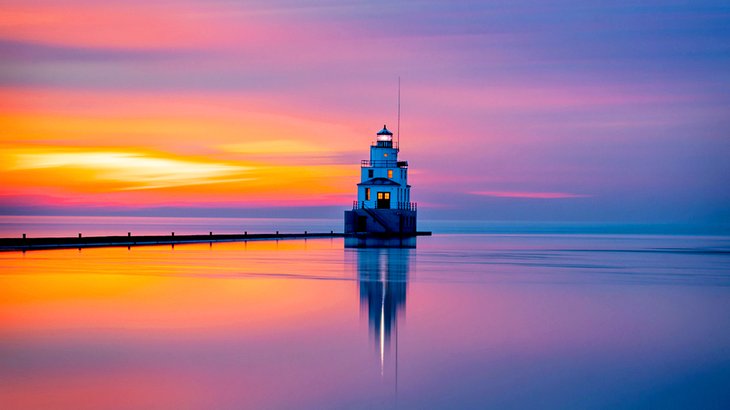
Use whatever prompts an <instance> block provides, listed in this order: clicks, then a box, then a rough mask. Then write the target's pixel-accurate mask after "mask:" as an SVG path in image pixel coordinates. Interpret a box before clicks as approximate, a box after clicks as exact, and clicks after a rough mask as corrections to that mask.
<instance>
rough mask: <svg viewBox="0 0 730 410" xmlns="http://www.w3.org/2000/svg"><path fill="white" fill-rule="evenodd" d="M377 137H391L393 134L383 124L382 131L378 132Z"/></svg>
mask: <svg viewBox="0 0 730 410" xmlns="http://www.w3.org/2000/svg"><path fill="white" fill-rule="evenodd" d="M378 135H393V133H392V132H390V130H389V129H388V127H386V126H385V124H383V129H382V130H380V131H378Z"/></svg>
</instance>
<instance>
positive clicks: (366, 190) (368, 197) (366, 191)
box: [365, 188, 370, 201]
mask: <svg viewBox="0 0 730 410" xmlns="http://www.w3.org/2000/svg"><path fill="white" fill-rule="evenodd" d="M365 200H366V201H369V200H370V188H365Z"/></svg>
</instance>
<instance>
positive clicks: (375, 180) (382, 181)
mask: <svg viewBox="0 0 730 410" xmlns="http://www.w3.org/2000/svg"><path fill="white" fill-rule="evenodd" d="M358 185H396V186H400V184H399V183H397V182H395V181H393V180H392V179H388V178H382V177H378V178H372V179H368V180H367V181H363V182H360V183H359V184H358Z"/></svg>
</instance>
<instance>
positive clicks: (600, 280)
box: [0, 234, 730, 409]
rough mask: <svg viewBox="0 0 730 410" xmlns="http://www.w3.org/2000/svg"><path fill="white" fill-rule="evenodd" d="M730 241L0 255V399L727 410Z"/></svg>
mask: <svg viewBox="0 0 730 410" xmlns="http://www.w3.org/2000/svg"><path fill="white" fill-rule="evenodd" d="M729 267H730V238H727V237H699V236H686V237H685V236H641V235H524V234H521V235H458V234H449V235H436V236H434V237H425V238H419V240H418V248H417V249H344V247H343V242H342V240H341V239H316V240H312V239H310V240H306V241H305V240H287V241H248V242H240V243H213V244H192V245H176V246H174V247H172V246H148V247H132V248H130V249H127V248H99V249H82V250H76V249H72V250H50V251H34V252H26V253H21V252H5V253H0V305H1V306H0V323H1V324H2V327H1V328H0V403H3V404H4V405H3V406H2V407H3V408H74V409H78V408H94V409H96V408H130V409H137V408H176V409H177V408H232V409H233V408H637V407H641V408H647V407H648V408H728V406H730V315H728V312H730V269H729Z"/></svg>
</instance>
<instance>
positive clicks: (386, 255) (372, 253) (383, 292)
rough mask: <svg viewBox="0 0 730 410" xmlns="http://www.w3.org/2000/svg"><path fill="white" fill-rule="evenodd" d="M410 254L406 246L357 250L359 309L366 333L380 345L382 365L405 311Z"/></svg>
mask: <svg viewBox="0 0 730 410" xmlns="http://www.w3.org/2000/svg"><path fill="white" fill-rule="evenodd" d="M409 257H410V249H408V248H370V249H368V248H364V249H358V251H357V270H358V284H359V288H360V308H361V310H362V311H367V314H368V327H369V333H370V335H371V337H372V338H373V341H374V342H375V343H376V345H378V346H379V350H380V360H381V366H382V364H383V360H384V359H385V355H386V353H387V352H389V351H390V343H391V336H392V334H393V333H394V332H395V335H396V338H397V332H398V317H399V316H402V315H403V314H404V313H405V307H406V291H407V285H408V268H409ZM396 343H397V341H396Z"/></svg>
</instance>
